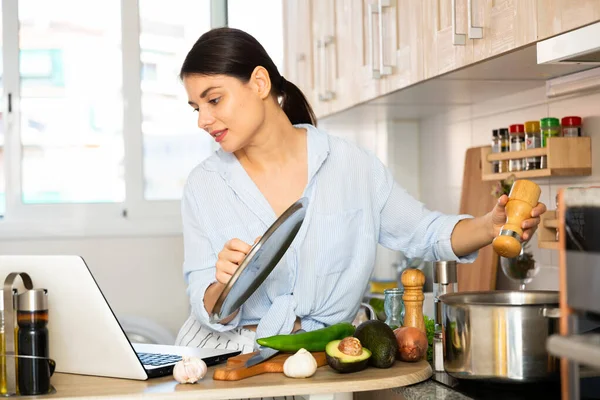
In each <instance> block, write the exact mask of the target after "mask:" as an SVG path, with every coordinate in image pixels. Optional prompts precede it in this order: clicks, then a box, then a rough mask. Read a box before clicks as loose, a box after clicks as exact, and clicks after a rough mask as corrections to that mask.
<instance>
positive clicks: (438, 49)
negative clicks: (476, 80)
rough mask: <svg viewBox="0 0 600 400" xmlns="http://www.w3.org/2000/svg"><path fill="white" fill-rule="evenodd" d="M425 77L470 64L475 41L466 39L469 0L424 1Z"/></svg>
mask: <svg viewBox="0 0 600 400" xmlns="http://www.w3.org/2000/svg"><path fill="white" fill-rule="evenodd" d="M422 21H423V49H424V53H423V55H424V58H423V62H424V68H425V78H432V77H434V76H437V75H439V74H443V73H445V72H449V71H452V70H455V69H457V68H460V67H462V66H465V65H467V64H470V63H471V62H472V61H473V40H469V39H468V38H467V0H423V19H422Z"/></svg>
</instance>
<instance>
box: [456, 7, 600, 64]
mask: <svg viewBox="0 0 600 400" xmlns="http://www.w3.org/2000/svg"><path fill="white" fill-rule="evenodd" d="M537 1H538V0H504V1H497V0H469V1H468V4H467V7H469V3H470V7H471V15H472V18H467V24H468V26H467V28H468V32H471V34H469V35H468V36H467V38H468V39H470V40H472V41H473V61H481V60H484V59H486V58H489V57H493V56H496V55H498V54H502V53H505V52H508V51H510V50H513V49H515V48H518V47H521V46H524V45H527V44H530V43H534V42H535V41H536V38H537ZM599 3H600V2H599ZM467 12H468V10H467ZM467 16H468V14H467ZM473 33H474V34H473Z"/></svg>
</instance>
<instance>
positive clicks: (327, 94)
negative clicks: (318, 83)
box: [319, 36, 335, 102]
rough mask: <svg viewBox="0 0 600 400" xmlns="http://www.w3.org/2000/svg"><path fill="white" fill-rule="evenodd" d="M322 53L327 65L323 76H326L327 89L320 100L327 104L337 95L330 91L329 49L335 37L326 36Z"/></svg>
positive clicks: (321, 94)
mask: <svg viewBox="0 0 600 400" xmlns="http://www.w3.org/2000/svg"><path fill="white" fill-rule="evenodd" d="M321 44H322V45H321V51H322V57H321V58H322V62H323V63H324V65H325V68H324V72H325V73H324V74H323V76H325V78H326V79H324V81H325V87H324V88H323V89H324V91H323V93H319V100H320V101H323V102H327V101H331V100H333V99H334V98H335V93H334V92H333V91H332V90H331V89H330V87H329V62H328V60H329V58H328V56H327V47H328V46H329V45H330V44H333V36H326V37H325V38H324V39H323V41H322V42H321Z"/></svg>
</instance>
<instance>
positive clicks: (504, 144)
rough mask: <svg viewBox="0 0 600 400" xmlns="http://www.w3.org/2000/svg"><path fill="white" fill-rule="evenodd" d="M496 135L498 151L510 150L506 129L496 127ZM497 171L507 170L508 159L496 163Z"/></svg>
mask: <svg viewBox="0 0 600 400" xmlns="http://www.w3.org/2000/svg"><path fill="white" fill-rule="evenodd" d="M498 137H499V138H500V152H501V153H506V152H509V151H510V140H509V137H508V129H506V128H500V129H498ZM498 172H508V160H502V161H500V163H499V164H498Z"/></svg>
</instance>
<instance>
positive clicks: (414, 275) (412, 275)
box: [400, 269, 427, 332]
mask: <svg viewBox="0 0 600 400" xmlns="http://www.w3.org/2000/svg"><path fill="white" fill-rule="evenodd" d="M400 280H401V282H402V285H403V286H404V294H403V295H402V301H403V302H404V322H403V323H402V326H412V327H415V328H417V329H420V330H422V331H423V332H427V331H426V330H425V318H423V300H425V296H424V295H423V285H424V284H425V274H424V273H423V272H421V271H420V270H418V269H406V270H404V272H403V273H402V276H401V277H400Z"/></svg>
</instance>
